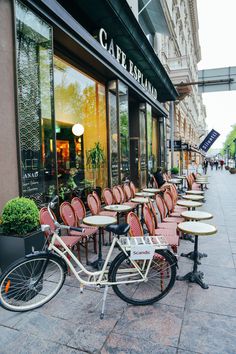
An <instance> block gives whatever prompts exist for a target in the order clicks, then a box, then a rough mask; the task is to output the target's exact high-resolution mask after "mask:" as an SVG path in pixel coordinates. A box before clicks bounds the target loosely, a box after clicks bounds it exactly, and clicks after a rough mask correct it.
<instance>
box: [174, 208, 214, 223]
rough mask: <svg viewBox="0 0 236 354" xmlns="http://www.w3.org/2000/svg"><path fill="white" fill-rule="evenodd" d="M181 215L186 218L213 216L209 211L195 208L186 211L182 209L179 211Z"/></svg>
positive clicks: (209, 217)
mask: <svg viewBox="0 0 236 354" xmlns="http://www.w3.org/2000/svg"><path fill="white" fill-rule="evenodd" d="M181 216H183V217H184V218H185V219H187V220H196V221H199V220H209V219H212V218H213V215H212V214H210V213H207V212H206V211H197V210H188V211H183V212H182V213H181Z"/></svg>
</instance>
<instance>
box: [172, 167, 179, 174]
mask: <svg viewBox="0 0 236 354" xmlns="http://www.w3.org/2000/svg"><path fill="white" fill-rule="evenodd" d="M170 172H171V175H173V176H176V175H178V173H179V168H178V167H172V169H171V170H170Z"/></svg>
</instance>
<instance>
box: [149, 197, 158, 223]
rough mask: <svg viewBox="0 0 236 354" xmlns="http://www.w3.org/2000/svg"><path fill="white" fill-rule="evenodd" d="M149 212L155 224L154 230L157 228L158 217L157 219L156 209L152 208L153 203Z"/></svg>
mask: <svg viewBox="0 0 236 354" xmlns="http://www.w3.org/2000/svg"><path fill="white" fill-rule="evenodd" d="M150 210H151V212H152V214H153V219H154V223H155V229H157V228H158V217H157V212H156V209H155V207H154V203H152V202H151V203H150Z"/></svg>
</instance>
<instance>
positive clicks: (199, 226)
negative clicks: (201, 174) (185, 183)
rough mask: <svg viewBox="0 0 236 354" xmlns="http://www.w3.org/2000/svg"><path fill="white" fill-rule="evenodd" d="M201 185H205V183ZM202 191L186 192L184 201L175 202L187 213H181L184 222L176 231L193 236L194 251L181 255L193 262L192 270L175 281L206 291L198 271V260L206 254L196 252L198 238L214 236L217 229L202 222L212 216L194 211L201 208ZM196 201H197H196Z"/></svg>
mask: <svg viewBox="0 0 236 354" xmlns="http://www.w3.org/2000/svg"><path fill="white" fill-rule="evenodd" d="M202 183H204V184H205V183H206V182H205V181H204V182H202ZM202 194H203V192H202V191H188V193H187V194H186V195H185V196H183V198H184V200H179V201H177V205H180V206H185V207H186V208H187V209H188V211H184V212H182V213H181V216H182V217H184V219H185V220H186V221H185V222H182V223H180V224H178V230H179V231H181V232H183V233H186V234H188V235H192V236H194V250H193V251H192V252H189V253H182V254H181V256H182V257H188V258H189V259H192V260H193V270H192V271H191V272H189V273H187V274H185V275H184V276H177V278H176V279H177V280H188V281H190V282H191V283H197V284H199V285H200V286H201V287H202V288H203V289H208V285H207V284H205V283H204V282H203V276H204V274H203V272H201V271H199V270H198V265H199V264H200V262H199V259H200V258H202V257H207V254H206V253H200V252H199V251H198V237H199V236H209V235H214V234H215V233H216V232H217V229H216V227H215V226H213V225H209V224H205V223H203V222H199V221H203V220H208V219H212V218H213V215H212V214H210V213H208V212H203V211H196V210H195V208H197V207H200V206H202V202H200V201H202V200H203V199H204V196H203V195H202ZM196 200H198V201H196Z"/></svg>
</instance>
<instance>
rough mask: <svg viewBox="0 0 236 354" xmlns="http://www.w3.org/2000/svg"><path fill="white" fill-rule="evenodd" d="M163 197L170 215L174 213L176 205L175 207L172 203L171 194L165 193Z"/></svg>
mask: <svg viewBox="0 0 236 354" xmlns="http://www.w3.org/2000/svg"><path fill="white" fill-rule="evenodd" d="M163 197H164V201H165V204H166V207H167V210H168V213H169V214H170V213H172V211H173V209H174V205H173V201H172V197H171V194H170V192H168V191H165V192H164V196H163Z"/></svg>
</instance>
